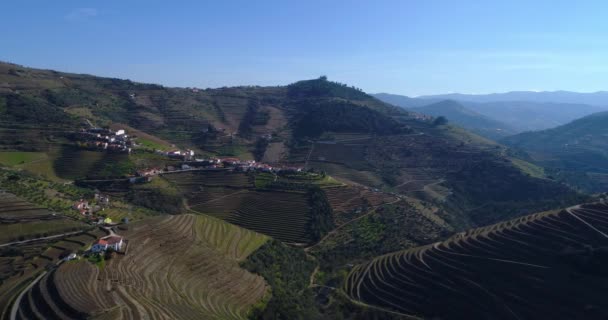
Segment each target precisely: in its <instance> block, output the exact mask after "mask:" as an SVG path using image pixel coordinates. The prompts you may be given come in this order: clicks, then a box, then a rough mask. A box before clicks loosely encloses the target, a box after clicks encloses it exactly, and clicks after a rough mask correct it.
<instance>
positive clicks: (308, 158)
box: [304, 141, 315, 170]
mask: <svg viewBox="0 0 608 320" xmlns="http://www.w3.org/2000/svg"><path fill="white" fill-rule="evenodd" d="M311 143H312V145H311V146H310V151H308V155H307V156H306V161H304V170H306V169H308V161H309V160H310V156H311V155H312V151H313V150H314V149H315V142H314V141H311Z"/></svg>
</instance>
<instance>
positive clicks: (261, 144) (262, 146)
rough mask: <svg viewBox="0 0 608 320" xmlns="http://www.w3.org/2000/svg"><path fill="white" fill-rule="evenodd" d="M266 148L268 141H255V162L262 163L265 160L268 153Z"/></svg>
mask: <svg viewBox="0 0 608 320" xmlns="http://www.w3.org/2000/svg"><path fill="white" fill-rule="evenodd" d="M266 148H268V139H264V138H258V139H257V140H256V141H255V145H254V147H253V157H254V159H255V161H262V158H264V154H265V153H266Z"/></svg>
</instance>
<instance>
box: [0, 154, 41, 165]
mask: <svg viewBox="0 0 608 320" xmlns="http://www.w3.org/2000/svg"><path fill="white" fill-rule="evenodd" d="M47 158H48V156H47V154H46V153H44V152H21V151H4V152H0V164H1V165H5V166H9V167H10V166H16V165H24V164H28V163H30V162H34V161H44V160H46V159H47Z"/></svg>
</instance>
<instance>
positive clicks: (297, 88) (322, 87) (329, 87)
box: [287, 76, 371, 100]
mask: <svg viewBox="0 0 608 320" xmlns="http://www.w3.org/2000/svg"><path fill="white" fill-rule="evenodd" d="M287 94H288V96H289V97H290V98H296V99H298V98H318V97H339V98H343V99H351V100H364V99H370V98H371V97H370V96H369V95H368V94H366V93H365V92H363V91H362V90H361V89H359V88H355V87H349V86H347V85H346V84H343V83H339V82H333V81H328V80H327V77H326V76H321V77H319V78H318V79H313V80H304V81H298V82H295V83H292V84H290V85H289V86H287Z"/></svg>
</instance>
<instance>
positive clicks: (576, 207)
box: [566, 204, 608, 238]
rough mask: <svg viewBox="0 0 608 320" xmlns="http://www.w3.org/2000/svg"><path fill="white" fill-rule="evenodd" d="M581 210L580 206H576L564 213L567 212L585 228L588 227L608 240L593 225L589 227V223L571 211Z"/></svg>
mask: <svg viewBox="0 0 608 320" xmlns="http://www.w3.org/2000/svg"><path fill="white" fill-rule="evenodd" d="M580 209H581V205H580V204H579V205H576V206H573V207H570V208H566V212H568V213H569V214H570V215H571V216H573V217H574V218H576V219H577V220H578V221H580V222H582V223H583V224H585V225H586V226H588V227H589V228H591V229H592V230H593V231H595V232H597V233H599V234H601V235H602V236H604V238H608V235H607V234H605V233H603V232H602V231H600V230H599V229H597V228H596V227H594V226H593V225H591V224H590V223H589V222H587V221H585V220H584V219H583V218H581V217H579V216H578V215H576V213H574V212H573V211H575V210H580Z"/></svg>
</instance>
